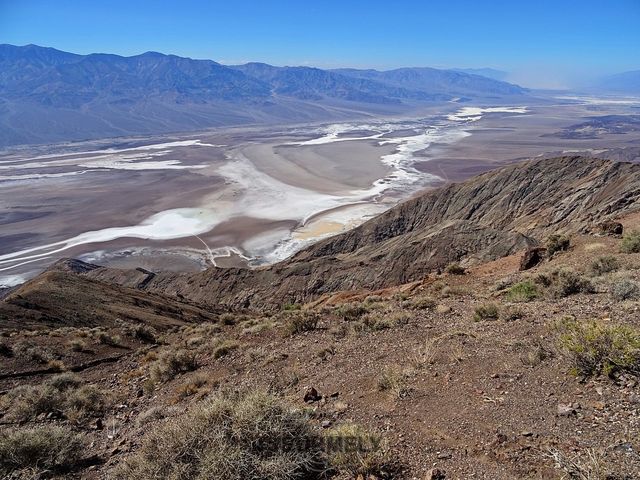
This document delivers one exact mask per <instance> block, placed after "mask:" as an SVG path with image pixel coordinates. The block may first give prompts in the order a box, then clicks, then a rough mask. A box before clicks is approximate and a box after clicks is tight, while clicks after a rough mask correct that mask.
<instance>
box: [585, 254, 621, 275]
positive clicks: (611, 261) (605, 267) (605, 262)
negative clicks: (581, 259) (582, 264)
mask: <svg viewBox="0 0 640 480" xmlns="http://www.w3.org/2000/svg"><path fill="white" fill-rule="evenodd" d="M619 268H620V262H619V261H618V259H617V258H616V257H614V256H613V255H603V256H601V257H598V258H596V259H595V260H594V261H593V262H591V268H590V270H591V273H592V274H593V275H596V276H600V275H604V274H606V273H611V272H615V271H616V270H618V269H619Z"/></svg>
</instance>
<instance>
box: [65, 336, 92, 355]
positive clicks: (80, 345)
mask: <svg viewBox="0 0 640 480" xmlns="http://www.w3.org/2000/svg"><path fill="white" fill-rule="evenodd" d="M69 348H70V349H71V350H73V351H74V352H84V351H86V350H87V348H88V346H87V344H86V342H85V341H84V340H80V339H79V338H74V339H73V340H71V341H70V342H69Z"/></svg>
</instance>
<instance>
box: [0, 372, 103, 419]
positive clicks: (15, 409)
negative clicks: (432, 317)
mask: <svg viewBox="0 0 640 480" xmlns="http://www.w3.org/2000/svg"><path fill="white" fill-rule="evenodd" d="M106 404H107V398H106V396H105V394H104V393H103V392H102V391H101V390H100V389H98V388H97V387H96V386H95V385H89V384H84V383H83V382H81V381H80V380H79V379H78V377H76V376H75V375H74V374H71V373H63V374H60V375H56V376H54V377H52V378H51V379H50V380H48V381H46V382H43V383H41V384H38V385H33V386H29V385H21V386H18V387H16V388H14V389H12V390H10V391H9V392H8V393H7V394H6V395H5V396H4V397H3V398H2V405H1V406H2V408H3V409H4V410H6V412H7V415H8V417H10V418H14V419H16V420H18V421H26V420H31V419H34V418H36V417H37V416H38V415H40V414H49V413H53V414H57V415H62V416H65V417H67V418H71V419H73V420H80V419H82V418H85V417H87V416H91V415H95V414H99V413H101V412H102V411H104V409H105V407H106Z"/></svg>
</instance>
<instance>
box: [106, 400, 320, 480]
mask: <svg viewBox="0 0 640 480" xmlns="http://www.w3.org/2000/svg"><path fill="white" fill-rule="evenodd" d="M321 459H322V452H321V449H320V446H319V442H318V436H317V434H315V433H314V430H313V429H312V427H311V425H310V423H309V421H308V417H307V416H306V415H305V414H304V413H302V412H301V411H298V410H295V409H293V408H291V407H289V406H288V405H287V404H285V403H284V402H283V401H282V400H280V399H277V398H276V397H274V396H271V395H268V394H265V393H262V392H252V393H242V394H228V395H222V394H220V395H218V396H217V397H215V398H213V399H212V400H209V401H206V402H203V403H200V404H198V405H196V406H195V407H194V408H193V409H192V410H191V411H190V412H189V413H187V414H185V415H182V416H180V417H177V418H172V419H170V420H169V421H167V422H165V423H163V424H162V425H160V426H158V427H156V428H155V429H154V430H152V431H151V432H150V433H149V434H147V435H146V437H145V438H144V439H143V443H142V446H141V447H140V449H139V451H138V453H136V454H135V455H133V456H131V457H129V458H128V459H126V460H125V461H124V462H122V463H121V465H120V466H119V467H117V468H116V469H115V471H114V472H113V478H115V479H123V480H124V479H126V480H153V479H158V480H160V479H167V478H176V479H177V478H180V479H182V480H191V479H204V478H221V479H222V478H224V479H225V480H245V479H263V478H264V479H271V480H293V479H303V478H310V477H312V475H310V473H311V472H313V471H317V470H318V468H317V464H318V463H319V462H320V461H321Z"/></svg>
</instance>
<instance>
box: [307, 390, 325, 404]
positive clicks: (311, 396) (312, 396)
mask: <svg viewBox="0 0 640 480" xmlns="http://www.w3.org/2000/svg"><path fill="white" fill-rule="evenodd" d="M319 400H322V395H320V394H319V393H318V391H317V390H316V389H315V388H313V387H309V388H307V391H306V392H305V393H304V401H305V403H312V402H317V401H319Z"/></svg>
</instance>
